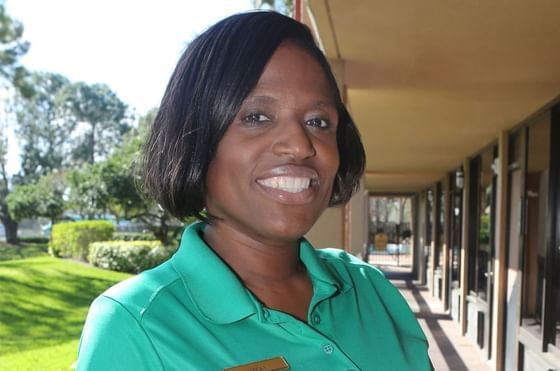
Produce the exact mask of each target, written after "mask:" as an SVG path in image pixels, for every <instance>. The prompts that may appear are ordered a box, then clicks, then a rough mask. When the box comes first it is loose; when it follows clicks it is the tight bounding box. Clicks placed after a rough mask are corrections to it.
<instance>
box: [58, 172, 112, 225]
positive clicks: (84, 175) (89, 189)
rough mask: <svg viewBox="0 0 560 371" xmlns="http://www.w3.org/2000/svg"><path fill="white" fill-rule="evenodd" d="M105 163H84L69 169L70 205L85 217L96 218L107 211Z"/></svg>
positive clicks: (67, 180)
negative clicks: (104, 177) (103, 172)
mask: <svg viewBox="0 0 560 371" xmlns="http://www.w3.org/2000/svg"><path fill="white" fill-rule="evenodd" d="M102 171H103V164H84V165H82V166H81V167H79V168H78V167H76V168H72V169H70V170H68V172H67V173H66V176H65V178H66V182H67V184H68V187H69V192H68V205H69V208H70V209H72V210H73V211H75V212H76V213H77V214H78V215H80V216H81V217H82V218H84V219H95V218H96V217H97V216H98V215H102V214H105V212H106V211H107V203H108V197H109V196H108V194H107V185H106V184H105V183H104V181H103V177H102Z"/></svg>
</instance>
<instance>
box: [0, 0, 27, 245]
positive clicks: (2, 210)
mask: <svg viewBox="0 0 560 371" xmlns="http://www.w3.org/2000/svg"><path fill="white" fill-rule="evenodd" d="M22 36H23V25H22V24H21V23H20V22H18V21H16V20H14V19H12V18H11V17H10V16H8V15H7V14H6V9H5V8H4V4H3V2H2V3H0V82H2V83H3V84H2V85H3V86H2V87H3V88H6V90H10V87H14V88H15V89H17V90H19V91H20V93H21V94H22V95H24V96H29V95H31V93H32V89H31V87H30V86H29V84H28V83H27V81H26V78H27V72H26V70H25V68H23V66H21V65H20V64H19V58H20V57H21V56H22V55H24V54H25V53H26V52H27V50H28V49H29V43H27V42H24V41H22ZM6 83H7V84H6ZM4 103H6V102H4ZM1 114H2V117H1V118H0V222H2V224H3V225H4V230H5V232H6V242H8V243H12V244H15V243H18V236H17V234H18V223H17V222H16V221H15V220H14V218H12V215H11V214H10V212H9V210H8V204H7V202H6V197H7V196H8V194H9V193H10V182H9V179H8V174H7V172H6V155H7V153H8V140H7V138H6V128H7V122H8V120H9V110H7V104H4V111H3V112H1Z"/></svg>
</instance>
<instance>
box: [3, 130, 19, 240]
mask: <svg viewBox="0 0 560 371" xmlns="http://www.w3.org/2000/svg"><path fill="white" fill-rule="evenodd" d="M7 153H8V139H7V138H6V137H5V121H4V119H2V120H1V121H0V221H1V222H2V224H3V225H4V231H5V232H6V242H7V243H11V244H17V243H18V223H17V221H16V220H15V219H14V218H13V217H12V215H11V214H10V211H9V210H8V203H7V201H6V198H7V197H8V194H9V193H10V182H9V180H8V174H7V173H6V155H7Z"/></svg>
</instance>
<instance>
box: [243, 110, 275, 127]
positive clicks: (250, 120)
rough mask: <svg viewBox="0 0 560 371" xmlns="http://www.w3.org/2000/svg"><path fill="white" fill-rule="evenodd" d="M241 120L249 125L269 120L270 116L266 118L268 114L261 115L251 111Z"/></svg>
mask: <svg viewBox="0 0 560 371" xmlns="http://www.w3.org/2000/svg"><path fill="white" fill-rule="evenodd" d="M242 120H243V122H244V123H246V124H249V125H259V124H262V123H265V122H269V121H270V118H268V116H266V115H263V114H262V113H258V112H253V113H249V114H248V115H246V116H245V117H243V119H242Z"/></svg>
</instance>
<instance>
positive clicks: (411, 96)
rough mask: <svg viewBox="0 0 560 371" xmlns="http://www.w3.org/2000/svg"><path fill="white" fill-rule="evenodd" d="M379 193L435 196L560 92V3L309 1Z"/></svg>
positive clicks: (311, 20) (309, 16) (307, 17)
mask: <svg viewBox="0 0 560 371" xmlns="http://www.w3.org/2000/svg"><path fill="white" fill-rule="evenodd" d="M304 6H305V7H306V10H307V12H304V18H303V21H304V22H306V23H307V24H310V25H312V26H313V28H314V31H315V32H316V34H317V35H318V40H319V42H320V44H321V45H322V47H323V49H324V51H325V53H326V54H327V57H328V58H329V59H330V60H331V62H332V65H333V68H334V70H335V74H336V75H337V78H338V79H339V83H341V85H342V86H343V87H344V91H345V97H346V102H347V104H348V107H349V109H350V111H351V113H352V115H353V117H354V120H355V121H356V123H357V124H358V127H359V129H360V132H361V134H362V139H363V141H364V144H365V147H366V152H367V173H366V174H367V175H366V185H367V188H368V189H369V190H370V191H372V192H382V193H387V192H389V193H391V192H412V191H419V190H422V189H425V188H426V187H428V186H429V185H430V184H431V183H433V182H435V181H437V180H440V179H442V178H443V177H444V176H445V174H446V173H447V172H449V171H452V170H454V169H455V168H457V167H458V166H460V165H461V164H462V162H463V160H464V159H465V158H466V157H467V156H471V155H472V154H474V153H475V152H478V151H480V150H482V149H483V148H484V147H486V146H487V145H489V144H491V143H492V142H493V141H495V140H496V138H497V137H498V134H499V133H500V132H501V131H502V130H504V129H509V128H512V127H514V126H516V125H517V124H519V123H521V122H522V121H524V120H526V119H527V118H528V117H529V116H531V114H533V113H534V112H536V111H538V110H539V109H541V108H542V107H544V106H545V105H547V104H549V103H550V102H552V101H553V100H555V99H556V97H557V96H558V94H559V93H560V2H559V1H557V0H534V1H531V2H528V1H526V0H500V1H498V0H488V1H441V0H439V1H438V0H423V1H412V0H409V1H404V0H396V1H381V0H367V1H366V0H347V1H342V0H308V1H304Z"/></svg>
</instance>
